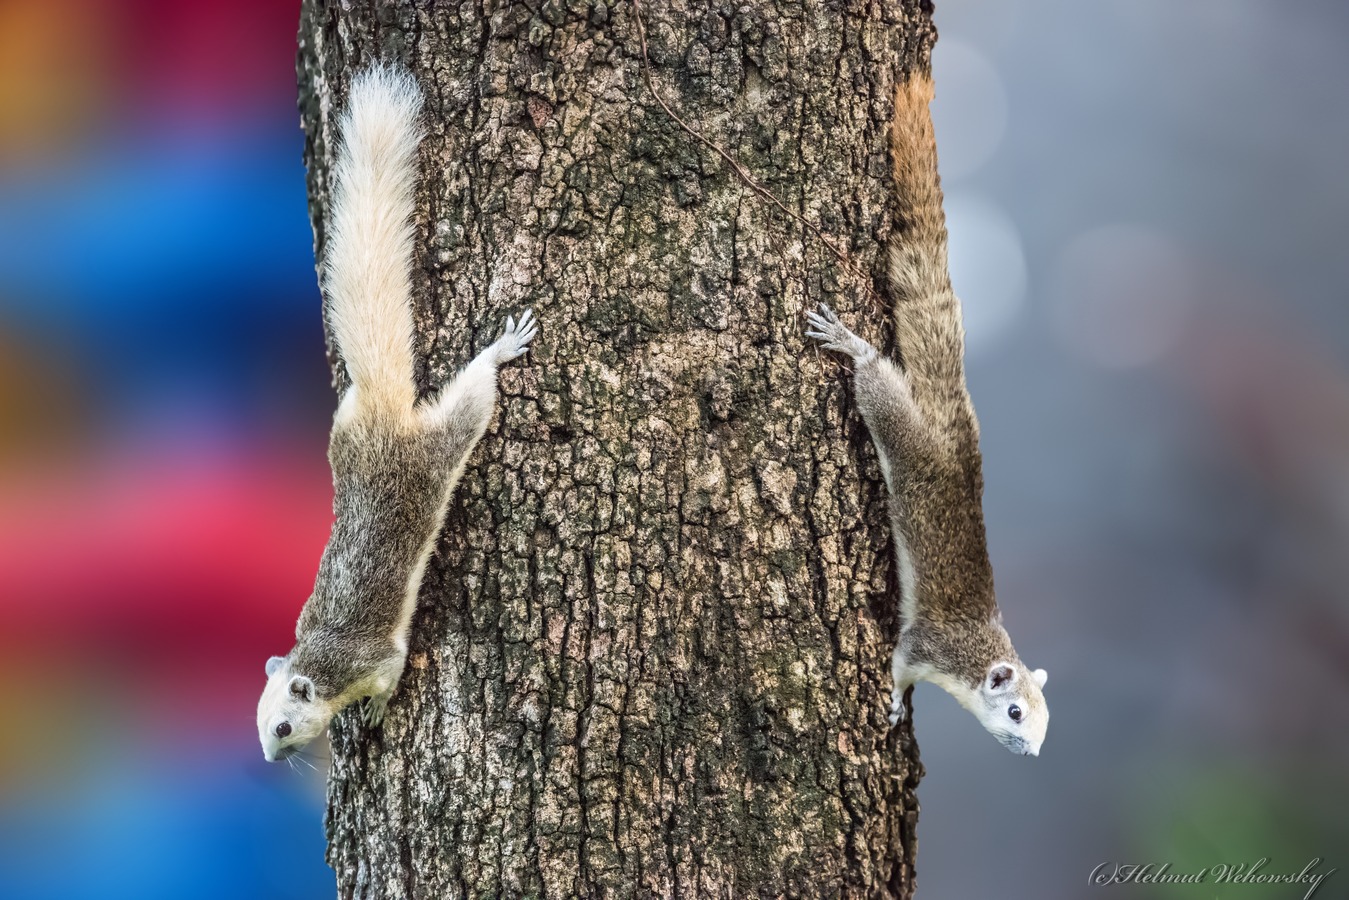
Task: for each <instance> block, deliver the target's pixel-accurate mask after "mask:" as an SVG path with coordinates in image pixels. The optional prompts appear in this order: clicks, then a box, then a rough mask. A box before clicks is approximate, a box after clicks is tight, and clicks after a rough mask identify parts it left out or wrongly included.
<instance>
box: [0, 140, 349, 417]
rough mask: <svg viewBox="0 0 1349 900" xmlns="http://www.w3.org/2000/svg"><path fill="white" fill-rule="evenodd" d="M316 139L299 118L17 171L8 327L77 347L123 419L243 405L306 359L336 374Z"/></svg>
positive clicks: (3, 301)
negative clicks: (315, 205)
mask: <svg viewBox="0 0 1349 900" xmlns="http://www.w3.org/2000/svg"><path fill="white" fill-rule="evenodd" d="M301 149H302V136H301V135H300V132H299V129H298V128H297V127H296V126H295V124H294V119H290V120H289V121H287V122H284V123H282V122H279V121H277V122H272V123H268V124H267V125H266V126H265V127H258V126H256V125H254V127H243V126H241V127H239V128H238V129H236V130H222V131H218V132H215V133H212V134H193V135H190V136H177V137H172V138H169V137H162V136H161V137H159V138H156V139H153V140H150V141H145V140H140V141H138V142H136V143H133V144H110V145H108V146H107V147H105V148H103V149H102V150H100V151H99V152H96V153H92V154H90V155H87V156H86V157H84V158H83V159H82V160H80V161H79V162H78V163H72V164H70V165H68V166H66V167H52V168H48V169H46V170H44V171H42V172H29V173H26V174H23V175H20V174H17V173H13V172H11V173H9V174H8V176H7V180H6V181H5V182H0V329H3V330H4V331H7V332H10V333H17V334H18V335H19V336H20V339H24V337H25V336H30V337H29V338H28V339H29V340H33V341H36V342H39V343H40V344H41V345H43V346H54V347H57V348H60V350H62V351H64V352H66V353H68V354H70V355H71V356H72V358H73V361H74V362H76V363H77V365H76V368H77V369H78V370H79V371H81V372H85V373H88V374H89V376H90V377H91V380H94V381H95V383H94V384H93V385H92V387H93V389H95V390H96V391H97V392H98V398H97V399H98V403H97V404H96V405H97V406H98V407H100V408H102V409H106V410H108V411H109V412H110V413H111V414H112V415H113V417H114V418H115V417H117V416H124V415H125V414H126V413H127V412H128V411H130V412H133V413H135V412H140V413H143V412H144V411H145V409H146V408H147V407H149V408H151V409H154V408H157V407H162V406H165V405H168V406H170V407H172V406H175V405H177V404H186V403H195V404H197V408H198V409H199V410H200V409H201V408H202V407H203V406H204V407H207V408H210V407H215V408H217V409H220V410H221V411H222V414H223V415H231V414H239V413H240V411H244V410H248V409H251V408H255V407H256V405H257V400H258V397H259V395H260V394H261V395H262V396H266V392H267V391H268V389H269V388H270V389H272V390H275V389H276V387H277V385H278V384H280V385H282V386H283V389H284V385H285V384H286V383H287V375H289V374H293V373H296V372H299V371H303V370H304V369H305V368H306V366H307V369H308V370H309V372H310V374H309V375H308V376H307V377H308V384H310V385H313V384H318V383H321V381H322V379H323V378H324V372H325V370H324V363H323V354H322V326H321V316H320V301H319V293H318V285H317V278H316V276H315V271H314V257H313V241H312V235H311V232H310V228H309V219H308V213H307V209H306V196H305V181H304V167H303V165H302V161H301ZM95 376H96V379H95ZM243 414H246V413H243Z"/></svg>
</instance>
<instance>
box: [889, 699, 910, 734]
mask: <svg viewBox="0 0 1349 900" xmlns="http://www.w3.org/2000/svg"><path fill="white" fill-rule="evenodd" d="M908 717H909V710H908V708H907V707H905V706H904V692H903V691H895V692H894V693H893V694H891V695H890V717H889V718H890V727H891V728H893V727H894V726H896V725H898V724H899V723H900V722H903V721H904V720H905V719H907V718H908Z"/></svg>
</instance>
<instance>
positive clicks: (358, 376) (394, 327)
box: [323, 64, 422, 413]
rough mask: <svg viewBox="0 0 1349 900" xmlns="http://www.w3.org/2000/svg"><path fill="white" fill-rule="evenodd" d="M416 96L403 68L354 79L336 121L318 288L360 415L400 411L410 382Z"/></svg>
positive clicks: (407, 406) (418, 132)
mask: <svg viewBox="0 0 1349 900" xmlns="http://www.w3.org/2000/svg"><path fill="white" fill-rule="evenodd" d="M421 109H422V94H421V90H420V89H419V88H418V87H417V82H416V80H415V79H414V78H413V77H412V75H411V73H409V72H408V71H407V70H406V69H403V68H399V67H393V66H386V65H380V64H377V65H375V66H373V67H371V68H369V69H365V70H363V71H362V72H360V73H359V74H357V75H356V77H355V78H354V79H353V80H352V83H351V94H350V96H349V98H348V100H347V108H346V111H345V112H344V113H343V114H342V119H341V123H340V126H339V127H340V132H341V145H340V146H339V148H338V151H337V165H336V167H335V171H334V177H335V179H336V184H335V187H334V189H333V194H332V215H331V218H330V219H329V225H328V238H327V247H326V250H327V252H326V254H325V258H324V276H323V287H324V291H325V293H326V294H327V298H328V322H329V326H330V327H331V328H332V333H333V337H334V338H335V339H336V342H337V348H338V351H339V352H340V353H341V355H342V360H343V362H344V363H345V364H346V368H347V374H348V375H349V376H350V378H351V383H352V387H353V388H354V389H355V392H356V393H355V398H354V399H355V401H356V407H357V409H365V410H368V411H372V412H374V411H379V412H391V413H401V412H407V411H410V410H411V408H412V403H413V401H414V399H415V387H414V384H413V376H412V338H413V325H412V305H411V304H412V277H411V271H412V249H413V239H414V236H415V234H414V229H413V223H412V214H413V209H414V203H413V198H414V192H415V190H416V185H417V145H418V144H419V143H420V142H421V138H422V126H421Z"/></svg>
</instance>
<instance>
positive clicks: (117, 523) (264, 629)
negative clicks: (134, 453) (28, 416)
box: [0, 448, 332, 671]
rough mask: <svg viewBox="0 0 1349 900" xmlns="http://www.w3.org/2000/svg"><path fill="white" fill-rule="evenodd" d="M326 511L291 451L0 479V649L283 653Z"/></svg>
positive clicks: (316, 474) (323, 473)
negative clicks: (5, 481) (17, 480)
mask: <svg viewBox="0 0 1349 900" xmlns="http://www.w3.org/2000/svg"><path fill="white" fill-rule="evenodd" d="M308 449H309V448H306V451H308ZM331 511H332V483H331V477H330V474H329V471H328V466H327V461H326V460H325V459H323V457H322V456H318V457H315V456H314V455H313V454H312V453H310V452H305V453H304V454H301V453H299V452H298V450H297V451H285V452H277V453H273V454H271V455H261V454H258V455H253V456H248V457H244V458H238V457H232V458H226V459H209V460H205V461H203V460H199V459H182V458H178V459H170V460H167V461H166V460H162V459H143V460H139V461H137V462H134V463H131V464H127V465H118V466H114V467H111V468H107V469H101V470H97V471H93V472H87V473H86V472H81V471H79V470H73V471H72V470H70V469H65V470H63V471H62V472H61V474H59V475H49V476H44V477H41V478H36V479H31V480H28V481H26V482H24V483H22V484H18V483H10V484H7V485H0V652H4V650H5V648H6V647H7V646H12V647H18V646H23V647H25V648H26V649H28V650H32V649H33V648H34V645H40V646H45V647H48V648H50V649H51V651H52V652H54V653H57V654H59V655H67V654H71V653H77V652H78V653H92V654H94V655H97V656H108V657H111V658H117V659H121V660H123V661H126V660H134V659H136V658H142V659H144V658H145V657H146V656H153V657H157V658H160V659H163V658H166V657H169V656H177V657H181V656H182V655H187V656H188V657H191V658H192V659H194V660H196V661H198V662H202V661H203V660H205V659H207V658H211V657H214V658H216V659H231V660H232V659H242V658H246V657H256V658H257V659H258V660H261V659H262V658H264V657H265V655H266V654H267V653H271V652H284V651H285V650H286V649H288V648H289V645H290V642H291V640H293V637H292V632H293V628H294V623H295V618H296V616H297V615H298V613H299V611H300V607H301V605H302V604H303V602H304V600H305V598H306V597H307V596H308V595H309V592H310V590H311V588H312V587H313V578H314V573H315V571H316V568H317V565H318V559H319V555H320V553H321V552H322V548H323V545H324V542H325V541H326V539H327V535H328V531H329V529H330V528H331V525H332V512H331ZM257 668H258V669H259V671H261V661H259V662H258V663H257Z"/></svg>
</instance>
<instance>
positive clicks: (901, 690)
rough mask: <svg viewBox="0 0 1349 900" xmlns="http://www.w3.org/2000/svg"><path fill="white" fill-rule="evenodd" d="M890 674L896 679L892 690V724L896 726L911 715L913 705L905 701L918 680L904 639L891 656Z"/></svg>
mask: <svg viewBox="0 0 1349 900" xmlns="http://www.w3.org/2000/svg"><path fill="white" fill-rule="evenodd" d="M890 674H891V676H892V678H893V680H894V687H893V688H892V689H891V691H890V724H891V726H894V725H898V724H899V723H900V722H903V721H904V720H905V719H907V718H908V717H909V712H910V709H911V706H910V704H909V703H906V702H905V697H906V696H909V695H910V692H911V691H912V690H913V685H914V682H915V681H917V680H918V679H917V677H916V673H915V672H914V671H913V670H912V669H911V668H910V667H909V662H908V658H907V657H906V655H905V653H904V644H903V642H902V641H901V642H900V643H898V644H896V645H895V652H894V654H893V655H892V656H891V657H890Z"/></svg>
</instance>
